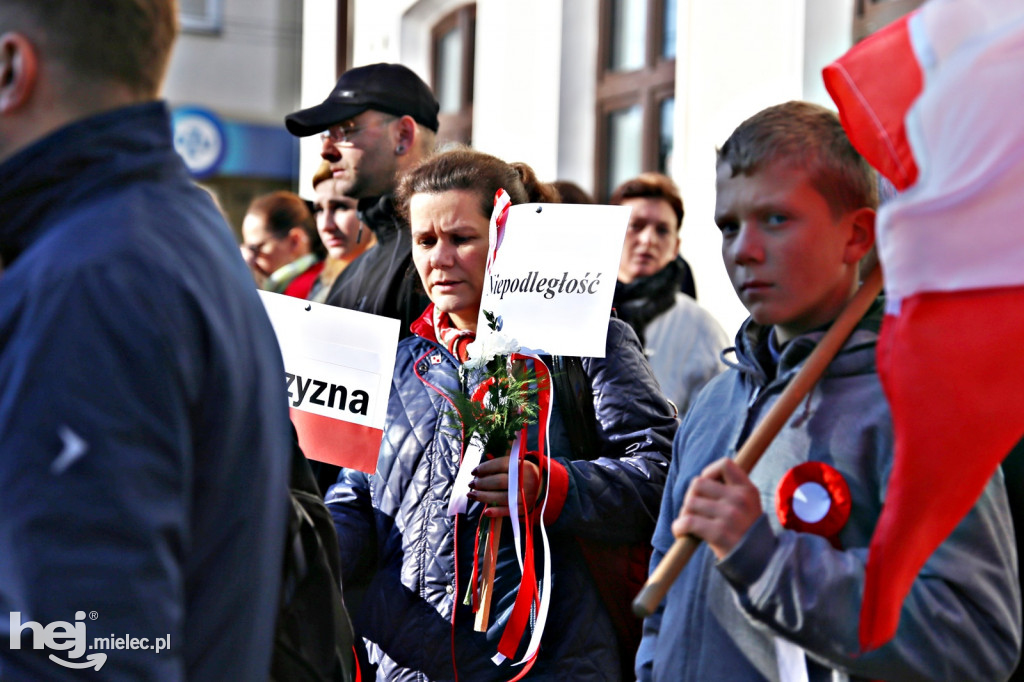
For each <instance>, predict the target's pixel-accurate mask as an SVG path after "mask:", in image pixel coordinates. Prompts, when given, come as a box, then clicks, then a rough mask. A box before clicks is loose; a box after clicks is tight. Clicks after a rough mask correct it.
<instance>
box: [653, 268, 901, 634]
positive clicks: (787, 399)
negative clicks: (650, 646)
mask: <svg viewBox="0 0 1024 682" xmlns="http://www.w3.org/2000/svg"><path fill="white" fill-rule="evenodd" d="M881 291H882V271H881V269H880V268H879V267H878V266H877V265H876V266H875V267H874V268H872V270H871V272H870V274H868V276H867V277H866V278H865V279H864V283H863V284H862V285H861V287H860V290H858V291H857V293H856V295H854V297H853V298H852V299H850V302H849V303H847V304H846V307H845V308H843V311H842V312H841V313H840V314H839V317H837V318H836V321H835V322H833V323H832V326H831V327H829V330H828V331H827V332H826V333H825V335H824V336H823V337H822V339H821V341H820V342H819V343H818V345H817V347H816V348H815V349H814V350H813V351H811V354H810V355H809V356H808V357H807V361H806V362H805V363H804V366H803V367H801V368H800V371H798V372H797V373H796V376H794V377H793V380H792V381H791V382H789V385H788V386H786V388H785V390H783V391H782V394H781V395H780V396H779V399H778V401H776V403H775V404H774V405H772V407H771V409H769V410H768V414H766V415H765V417H764V419H763V420H761V422H760V423H759V424H758V425H757V427H756V428H755V429H754V432H753V433H751V434H750V438H748V439H747V441H746V442H745V443H744V444H743V447H741V448H740V451H739V452H738V453H736V464H738V465H739V466H740V468H741V469H743V471H745V472H747V473H748V474H749V473H750V471H751V470H752V469H753V468H754V465H756V464H757V461H758V460H759V459H761V455H763V454H764V451H765V449H767V447H768V445H769V444H770V443H771V442H772V440H773V439H774V438H775V436H776V435H777V434H778V433H779V431H780V430H781V429H782V427H783V425H785V423H786V422H787V421H789V418H790V416H791V415H792V414H793V411H794V410H796V408H797V406H798V405H799V404H800V402H801V401H802V400H803V399H804V397H805V396H806V395H807V394H808V393H809V392H810V390H811V388H812V387H813V386H814V384H815V383H817V381H818V379H820V378H821V375H822V374H823V373H824V372H825V368H826V367H828V365H829V363H830V362H832V359H833V358H834V357H835V356H836V354H837V353H838V352H839V349H840V348H842V347H843V344H844V343H846V339H847V338H848V337H849V336H850V334H851V333H853V330H854V328H855V327H856V326H857V323H858V322H860V320H861V318H863V317H864V315H865V313H867V311H868V309H869V308H870V307H871V303H872V302H873V301H874V300H875V298H877V297H878V294H879V293H880V292H881ZM700 543H701V540H700V538H698V537H696V536H694V535H687V536H685V537H682V538H677V539H676V541H675V543H674V544H673V545H672V547H671V548H670V549H669V550H668V552H666V553H665V556H664V557H662V559H661V562H660V563H659V564H658V567H657V568H655V569H654V572H653V573H651V575H650V577H649V578H648V579H647V582H646V583H644V586H643V589H641V590H640V593H639V594H638V595H637V596H636V599H634V600H633V613H635V614H636V615H637V616H639V617H640V618H646V617H647V616H649V615H651V614H652V613H654V612H655V611H656V610H657V608H658V605H659V604H660V603H661V600H662V599H664V598H665V595H666V594H668V590H669V587H671V586H672V583H673V582H675V579H676V578H677V577H678V576H679V573H680V572H681V571H682V570H683V569H684V568H685V567H686V564H687V563H688V562H689V561H690V557H692V556H693V553H694V552H695V551H696V550H697V547H699V546H700Z"/></svg>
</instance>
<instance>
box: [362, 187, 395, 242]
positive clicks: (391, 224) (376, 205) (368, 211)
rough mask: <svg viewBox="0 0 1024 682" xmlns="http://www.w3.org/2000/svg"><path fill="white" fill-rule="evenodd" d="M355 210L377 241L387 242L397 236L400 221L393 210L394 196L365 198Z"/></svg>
mask: <svg viewBox="0 0 1024 682" xmlns="http://www.w3.org/2000/svg"><path fill="white" fill-rule="evenodd" d="M356 210H357V213H358V215H359V219H360V220H361V221H363V222H364V223H365V224H366V226H367V227H369V228H370V229H371V230H373V233H374V234H375V235H377V241H379V242H382V243H384V242H389V241H391V240H392V239H394V238H395V235H397V233H398V229H399V227H398V226H399V223H400V222H401V219H400V218H399V217H398V211H397V210H396V209H395V197H394V195H392V194H385V195H383V196H379V197H365V198H363V199H360V200H359V203H358V204H357V205H356Z"/></svg>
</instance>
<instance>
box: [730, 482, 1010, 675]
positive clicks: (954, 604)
mask: <svg viewBox="0 0 1024 682" xmlns="http://www.w3.org/2000/svg"><path fill="white" fill-rule="evenodd" d="M996 485H998V486H1001V482H999V481H993V483H990V485H989V488H988V489H987V490H986V492H985V494H984V495H983V496H982V498H981V500H979V502H978V504H977V505H976V507H975V509H974V510H973V511H972V512H971V514H969V515H968V517H967V518H966V519H965V520H964V521H963V522H962V523H961V525H960V526H959V527H958V528H957V530H956V531H955V532H954V534H953V535H952V536H951V537H950V538H949V539H948V540H947V541H946V542H945V543H944V544H943V545H942V547H940V549H939V550H938V551H937V552H936V554H935V555H934V556H933V557H932V559H931V560H929V562H928V564H926V565H925V568H924V569H923V571H922V574H921V576H920V577H919V578H918V579H917V581H916V582H915V583H914V585H913V587H912V589H911V593H910V595H909V596H908V597H907V599H906V601H905V603H904V607H903V611H902V613H901V616H900V618H901V620H900V627H899V630H898V632H897V634H896V637H895V638H894V639H893V640H892V641H891V642H889V643H888V644H887V645H885V646H884V647H882V648H880V649H878V650H876V651H873V652H869V653H867V654H864V655H857V654H856V652H857V651H858V650H859V640H858V623H859V617H860V608H861V599H860V595H861V593H862V591H863V583H864V566H865V561H866V559H867V550H866V549H864V548H860V549H855V550H848V551H837V550H835V549H833V548H832V547H831V545H830V544H829V543H828V541H827V540H825V539H824V538H820V537H817V536H812V535H807V534H800V533H794V532H791V531H785V532H783V533H782V534H780V535H779V537H778V543H777V545H776V546H775V547H774V549H772V550H770V556H768V557H767V558H766V559H763V561H764V563H763V565H764V567H765V568H764V570H763V571H762V572H761V573H759V574H757V575H756V578H754V579H753V580H750V578H751V575H752V574H751V573H749V572H748V573H743V572H742V571H740V570H738V569H737V561H738V560H739V558H740V557H741V556H742V552H743V550H744V549H749V547H746V546H744V545H741V546H739V547H738V548H737V552H736V554H737V556H730V557H727V558H726V559H725V560H723V562H722V563H721V564H720V565H719V569H720V570H721V571H722V572H723V574H725V575H726V577H727V578H728V579H729V580H730V582H731V584H732V585H733V587H734V589H736V590H737V593H738V595H739V596H740V601H741V603H742V604H743V608H744V609H745V610H746V611H747V613H748V614H749V615H750V616H751V617H753V618H754V619H755V620H756V621H758V622H760V623H762V624H764V626H765V627H766V628H767V629H770V630H771V631H772V632H773V633H776V634H778V635H780V636H783V637H785V638H786V639H789V640H791V641H793V642H795V643H796V644H798V645H800V646H801V647H803V648H804V649H805V650H806V651H807V652H809V653H810V654H811V655H812V656H814V657H815V658H816V659H818V660H820V661H821V662H822V663H824V664H825V665H828V666H830V667H834V668H837V669H840V670H844V671H847V672H849V673H851V674H855V675H858V676H864V677H868V678H879V677H884V678H886V679H901V680H916V679H965V680H967V679H970V680H999V679H1004V678H1005V677H1006V676H1008V675H1009V673H1010V671H1012V669H1013V666H1014V664H1015V663H1016V660H1017V656H1018V653H1019V647H1020V636H1021V635H1020V631H1021V626H1020V618H1021V616H1020V612H1019V609H1020V607H1019V604H1020V596H1019V591H1018V590H1019V586H1018V585H1017V576H1016V569H1015V563H1014V562H1013V561H1012V560H1011V559H1010V558H1009V557H1008V554H1012V553H1013V547H1014V540H1013V535H1012V526H1011V525H1010V524H1009V516H1008V513H1007V512H1006V508H1005V504H1001V503H1000V500H1001V499H1002V498H1001V491H999V490H996V489H995V486H996ZM1003 502H1005V500H1003ZM752 546H756V547H761V550H762V551H763V544H759V545H752ZM743 559H744V561H746V562H751V561H753V559H752V558H751V557H743Z"/></svg>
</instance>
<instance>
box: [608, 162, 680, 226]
mask: <svg viewBox="0 0 1024 682" xmlns="http://www.w3.org/2000/svg"><path fill="white" fill-rule="evenodd" d="M636 198H647V199H664V200H665V201H667V202H668V205H669V206H671V207H672V210H673V211H674V212H675V214H676V232H678V231H679V230H680V229H681V228H682V227H683V197H682V195H681V194H680V193H679V187H677V186H676V183H674V182H672V178H670V177H668V176H667V175H663V174H661V173H653V172H648V173H641V174H640V175H638V176H636V177H635V178H632V179H630V180H626V181H625V182H624V183H622V184H621V185H619V186H618V187H616V188H615V191H614V192H612V196H611V199H609V200H608V202H609V203H611V204H615V205H616V206H617V205H619V204H621V203H622V202H623V201H625V200H626V199H636Z"/></svg>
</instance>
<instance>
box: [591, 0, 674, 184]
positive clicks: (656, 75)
mask: <svg viewBox="0 0 1024 682" xmlns="http://www.w3.org/2000/svg"><path fill="white" fill-rule="evenodd" d="M612 1H613V0H601V9H600V13H599V24H598V30H599V34H598V51H597V91H596V102H597V108H596V115H597V125H596V126H595V127H596V130H597V141H596V146H595V155H594V195H595V197H596V198H597V199H598V200H599V201H605V200H607V198H608V196H609V195H610V194H611V191H612V190H613V189H614V188H613V187H609V186H608V185H609V177H608V161H609V148H608V133H609V130H608V115H609V114H610V113H611V112H613V111H616V110H619V109H623V108H626V107H629V106H631V105H633V104H639V105H640V106H641V109H642V112H643V114H642V116H643V118H642V121H643V122H642V132H641V154H640V167H641V170H644V171H647V170H656V169H657V167H658V145H659V144H660V125H661V120H660V111H661V109H660V107H661V102H662V100H664V99H666V98H668V97H674V96H675V78H676V59H675V57H672V58H669V59H666V58H664V57H662V51H663V50H662V40H663V36H664V32H663V30H662V28H663V27H662V24H663V23H664V9H665V4H664V0H647V26H646V38H645V41H644V43H645V51H644V66H643V67H641V68H640V69H637V70H633V71H613V70H611V68H610V62H611V56H612V54H611V53H612V40H611V28H612V27H611V22H612Z"/></svg>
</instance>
